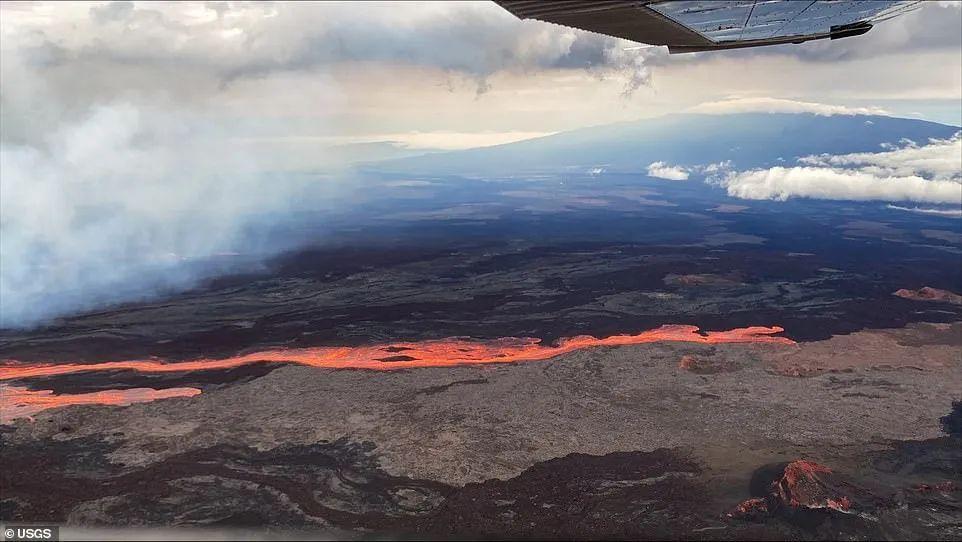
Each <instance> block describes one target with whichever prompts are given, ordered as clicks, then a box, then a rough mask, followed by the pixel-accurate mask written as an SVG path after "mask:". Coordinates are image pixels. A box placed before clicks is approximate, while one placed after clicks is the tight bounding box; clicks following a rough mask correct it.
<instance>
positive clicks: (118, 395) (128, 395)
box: [0, 386, 200, 423]
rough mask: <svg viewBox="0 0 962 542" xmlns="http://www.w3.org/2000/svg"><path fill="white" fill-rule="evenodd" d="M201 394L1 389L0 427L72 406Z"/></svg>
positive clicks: (193, 391)
mask: <svg viewBox="0 0 962 542" xmlns="http://www.w3.org/2000/svg"><path fill="white" fill-rule="evenodd" d="M199 393H200V390H199V389H197V388H168V389H165V390H155V389H152V388H134V389H128V390H107V391H98V392H94V393H78V394H68V395H54V394H53V392H51V391H49V390H38V391H32V390H28V389H26V388H20V387H16V386H0V423H9V422H10V421H11V420H13V419H16V418H29V417H30V416H32V415H34V414H36V413H37V412H40V411H42V410H47V409H50V408H57V407H62V406H69V405H117V406H126V405H130V404H133V403H146V402H148V401H156V400H157V399H169V398H171V397H193V396H194V395H197V394H199Z"/></svg>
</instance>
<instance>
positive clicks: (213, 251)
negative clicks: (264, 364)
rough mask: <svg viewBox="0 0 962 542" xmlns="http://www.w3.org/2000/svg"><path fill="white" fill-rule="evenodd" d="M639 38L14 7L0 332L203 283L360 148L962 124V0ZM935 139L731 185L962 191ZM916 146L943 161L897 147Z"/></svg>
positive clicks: (316, 8) (379, 13)
mask: <svg viewBox="0 0 962 542" xmlns="http://www.w3.org/2000/svg"><path fill="white" fill-rule="evenodd" d="M637 45H638V44H635V43H632V42H627V41H624V40H620V39H615V38H611V37H607V36H602V35H598V34H592V33H588V32H583V31H579V30H575V29H570V28H566V27H561V26H557V25H552V24H548V23H543V22H539V21H521V20H518V19H517V18H515V17H514V16H513V15H511V14H509V13H508V12H506V11H505V10H503V9H502V8H500V7H499V6H498V5H497V4H495V3H493V2H434V3H406V2H383V3H382V2H365V3H362V2H347V3H337V2H318V3H308V2H297V3H283V2H216V1H215V2H202V3H190V2H144V3H131V2H109V3H85V2H56V3H38V2H15V1H4V2H0V128H2V129H0V180H2V182H0V234H2V239H0V299H3V303H2V304H0V327H3V326H6V325H13V326H19V325H32V324H33V323H37V322H41V321H44V319H47V318H49V317H51V316H56V315H59V314H66V313H69V312H75V311H78V310H84V309H89V308H93V307H99V306H102V305H104V304H106V303H109V302H112V301H123V300H128V299H134V298H137V296H138V295H141V294H142V293H143V292H153V293H158V292H164V291H169V290H179V289H183V288H185V287H189V286H190V285H191V284H193V283H195V282H196V281H197V280H199V279H200V278H201V276H200V275H198V274H197V273H195V272H192V271H190V269H189V266H185V265H183V262H191V261H195V260H197V259H201V258H210V257H211V256H215V255H218V254H222V253H230V252H232V251H239V250H258V249H259V248H262V247H258V246H257V242H258V241H257V240H256V239H250V238H249V237H248V236H247V234H246V233H245V232H248V231H249V230H250V229H251V224H253V223H255V221H256V220H261V219H262V217H263V216H264V215H265V214H268V215H269V214H272V213H273V214H278V215H280V214H284V213H286V212H289V211H290V210H292V209H294V208H297V206H298V205H300V206H302V207H303V206H305V205H311V206H313V207H312V208H318V207H323V206H324V205H325V204H331V203H330V202H332V201H335V199H336V198H334V197H333V196H335V195H343V194H344V193H345V192H347V191H350V190H351V186H350V176H349V175H348V174H345V173H343V172H344V171H347V169H346V166H347V165H348V164H349V163H350V162H352V161H356V160H363V159H371V158H377V157H385V156H399V155H403V154H404V153H408V154H410V153H414V152H423V151H424V150H438V149H440V150H449V149H461V148H470V147H476V146H485V145H493V144H498V143H505V142H510V141H517V140H521V139H526V138H531V137H537V136H541V135H547V134H552V133H556V132H559V131H565V130H571V129H575V128H581V127H585V126H592V125H601V124H606V123H613V122H621V121H631V120H637V119H644V118H648V117H654V116H658V115H663V114H668V113H683V112H700V113H713V114H725V113H733V112H740V111H780V112H781V111H788V112H810V113H816V114H821V115H834V114H853V113H868V114H888V115H896V116H906V117H917V118H923V119H927V120H933V121H938V122H943V123H948V124H952V125H956V126H958V125H962V7H960V3H959V2H927V3H924V4H923V6H922V7H921V9H918V10H916V11H913V12H911V13H908V14H906V15H904V16H902V17H899V18H896V19H893V20H890V21H887V22H884V23H881V24H879V25H878V26H877V27H876V28H874V29H873V30H872V31H871V32H869V33H868V34H866V35H864V36H860V37H855V38H849V39H844V40H838V41H828V40H822V41H816V42H809V43H805V44H801V45H788V46H777V47H768V48H759V49H745V50H735V51H725V52H712V53H695V54H686V55H668V54H667V52H666V51H665V50H664V49H663V48H657V47H656V48H637ZM921 143H922V144H923V150H922V151H918V152H917V151H916V150H914V149H911V148H901V149H890V151H891V153H892V154H885V152H883V150H881V149H880V153H876V154H875V155H872V156H859V157H855V156H849V157H834V158H831V157H828V158H826V157H812V158H811V160H809V161H808V162H804V163H802V162H800V163H797V164H793V165H788V166H786V167H785V168H781V169H778V168H773V169H772V170H766V171H728V172H725V174H726V175H727V177H725V179H724V180H723V181H720V182H721V183H722V184H723V185H724V186H725V187H726V189H727V190H728V192H729V194H732V195H733V196H734V197H742V198H749V199H751V198H767V199H776V200H777V199H784V198H787V197H794V196H802V197H834V198H841V199H865V198H866V197H870V198H871V197H884V198H889V199H890V200H892V201H896V200H898V199H899V198H902V196H903V195H905V194H906V192H905V191H904V190H901V189H899V190H894V191H893V189H892V188H891V187H890V185H891V183H894V182H902V181H901V180H902V179H908V180H907V181H905V182H910V183H914V186H915V189H914V191H912V192H911V193H908V195H910V196H912V197H910V198H903V199H905V200H906V201H914V202H934V203H944V202H946V201H954V198H955V197H956V196H955V193H956V191H957V189H958V185H959V182H960V179H962V174H959V170H960V169H962V167H960V166H959V165H958V163H959V160H960V159H962V158H959V157H958V155H959V154H960V152H959V150H960V149H962V140H960V139H959V138H955V139H953V140H948V141H943V142H937V143H932V145H931V146H927V147H926V146H924V143H925V142H921ZM886 152H887V151H886ZM919 153H921V154H923V155H926V156H928V155H929V154H932V155H937V156H936V157H935V158H931V157H929V158H927V159H925V160H923V162H924V164H925V165H924V167H922V166H919V167H920V168H921V169H915V170H911V171H906V170H905V168H904V167H902V166H901V165H899V164H904V163H913V164H921V163H923V162H919V161H918V160H917V158H918V157H917V155H918V154H919ZM926 153H928V154H926ZM933 160H934V161H935V165H932V164H933ZM946 161H947V162H946ZM945 163H947V164H948V165H947V166H945V165H941V164H945ZM926 168H927V169H926ZM843 169H844V171H841V170H843ZM692 171H693V170H692V168H691V167H690V165H679V164H668V163H662V162H656V163H653V164H652V165H651V167H649V173H651V174H652V176H655V177H661V178H664V179H671V180H676V181H684V180H686V179H687V178H688V177H689V175H690V173H691V172H692ZM839 171H841V173H839ZM288 173H298V174H301V173H307V174H317V175H322V174H323V175H326V176H327V177H325V178H326V179H328V180H330V179H333V181H332V182H329V183H326V184H325V183H318V184H317V185H316V186H314V187H313V188H312V193H311V199H305V197H304V193H303V190H302V189H303V187H301V186H299V185H298V184H297V183H296V182H291V181H290V179H292V178H294V177H292V176H290V175H288V176H286V177H280V178H281V179H284V180H283V181H278V180H277V179H278V178H279V177H270V176H265V175H266V174H272V175H278V174H280V175H285V174H288ZM699 173H700V174H703V173H704V171H700V172H699ZM834 174H839V175H841V176H838V177H833V182H831V183H827V186H828V188H826V183H824V182H823V180H824V178H825V176H826V175H834ZM939 175H941V176H942V177H939ZM885 182H889V184H885ZM933 183H935V184H933ZM938 183H943V184H938ZM944 183H954V184H944ZM839 186H841V187H843V188H842V189H838V188H837V187H839ZM833 187H836V188H833ZM828 192H831V193H828ZM326 194H330V195H332V197H331V198H327V197H326ZM308 202H309V203H308ZM332 205H333V204H332Z"/></svg>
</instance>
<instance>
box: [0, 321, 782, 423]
mask: <svg viewBox="0 0 962 542" xmlns="http://www.w3.org/2000/svg"><path fill="white" fill-rule="evenodd" d="M782 331H784V329H782V328H781V327H778V326H773V327H746V328H739V329H732V330H729V331H709V332H706V333H700V332H699V329H698V328H697V327H695V326H682V325H668V326H662V327H660V328H658V329H653V330H650V331H644V332H641V333H638V334H634V335H613V336H611V337H606V338H603V339H599V338H596V337H592V336H589V335H579V336H576V337H571V338H567V339H562V340H560V341H559V342H558V344H556V345H545V344H542V342H541V340H540V339H534V338H520V339H519V338H504V339H497V340H490V341H479V340H471V339H465V338H449V339H440V340H433V341H421V342H400V343H393V344H388V345H376V346H357V347H331V346H322V347H314V348H285V349H275V350H264V351H261V352H253V353H249V354H243V355H239V356H233V357H228V358H222V359H208V358H201V359H194V360H189V361H180V362H165V361H163V360H159V359H141V360H123V361H107V362H102V363H89V364H84V363H62V364H55V363H21V362H17V361H15V360H5V361H3V362H2V363H0V381H5V380H23V379H30V378H36V377H44V376H57V375H67V374H74V373H83V372H94V371H125V370H126V371H135V372H139V373H180V372H193V371H209V370H217V369H231V368H234V367H240V366H243V365H249V364H253V363H293V364H297V365H306V366H310V367H318V368H324V369H366V370H374V371H392V370H398V369H412V368H423V367H457V366H463V365H483V364H490V363H518V362H525V361H538V360H544V359H548V358H551V357H555V356H558V355H560V354H565V353H568V352H573V351H575V350H581V349H584V348H591V347H595V346H626V345H632V344H645V343H654V342H689V343H702V344H720V343H767V344H781V345H792V344H795V341H793V340H791V339H789V338H787V337H777V336H775V335H776V334H777V333H781V332H782ZM8 389H9V390H17V389H18V388H8ZM177 389H178V390H180V391H179V392H177V393H174V394H173V395H169V396H159V395H151V394H149V393H145V392H144V390H140V393H141V394H142V395H140V396H137V395H136V394H130V393H128V392H133V391H134V390H124V391H119V390H117V391H109V392H99V393H95V394H80V395H59V396H54V395H52V394H51V393H50V392H42V391H41V392H26V391H25V390H21V391H18V392H14V393H12V394H11V393H10V392H7V393H3V394H2V397H0V407H2V408H3V410H4V411H6V410H7V409H8V408H11V409H14V410H15V409H17V408H28V409H30V408H33V409H37V410H33V412H37V411H39V410H43V409H45V408H54V407H57V406H64V405H68V404H91V403H97V404H123V403H119V402H118V401H121V400H128V399H130V398H131V397H135V396H136V397H138V398H140V399H141V400H144V401H151V400H154V399H162V398H166V397H182V396H188V395H196V394H197V393H200V391H199V390H196V389H194V388H177ZM184 390H192V391H191V392H190V393H189V394H188V393H186V392H185V391H184ZM148 391H151V392H156V393H158V394H161V393H163V392H170V391H171V390H162V391H161V392H158V391H157V390H148ZM114 393H115V394H117V395H110V394H114ZM125 393H128V395H123V394H125ZM36 394H46V395H43V396H40V395H36ZM98 397H101V398H102V400H97V398H98ZM58 401H61V402H59V403H58ZM132 402H139V401H132ZM21 403H22V404H24V405H26V406H23V407H21V406H18V405H20V404H21ZM128 404H129V403H128ZM41 405H47V406H41Z"/></svg>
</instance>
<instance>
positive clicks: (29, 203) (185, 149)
mask: <svg viewBox="0 0 962 542" xmlns="http://www.w3.org/2000/svg"><path fill="white" fill-rule="evenodd" d="M213 132H214V129H213V128H211V127H209V126H204V125H199V124H196V123H192V122H190V121H189V120H187V119H183V118H178V117H177V116H176V115H172V114H171V113H170V112H169V111H159V110H151V109H143V108H138V107H135V106H132V105H129V104H116V105H111V106H100V107H96V108H94V109H92V110H91V111H90V113H89V114H88V116H87V117H86V118H84V119H82V120H81V121H79V122H77V123H75V124H69V125H65V126H62V127H60V128H59V129H58V130H57V131H55V132H53V133H50V134H48V135H47V138H46V140H45V141H44V144H41V145H14V144H5V145H3V147H2V150H0V167H2V171H3V183H2V189H0V190H2V203H0V209H2V216H3V219H2V227H3V239H2V264H0V265H2V274H0V297H2V299H3V303H2V311H0V317H2V324H3V326H4V327H8V326H23V325H30V324H34V323H37V322H40V321H42V320H44V319H47V318H50V317H53V316H57V315H61V314H64V313H69V312H74V311H77V310H85V309H91V308H95V307H98V306H101V305H103V304H105V303H111V302H117V301H124V300H128V299H137V298H140V297H144V296H149V295H151V294H155V293H157V292H160V291H169V290H173V289H179V288H184V287H187V286H190V285H191V284H193V283H194V282H195V281H197V280H198V279H199V278H202V277H203V276H205V275H207V274H209V273H210V272H211V269H210V268H209V267H208V266H205V265H204V263H203V261H204V260H205V259H207V258H209V257H211V256H215V255H218V254H222V253H226V252H233V251H250V250H254V249H255V248H256V249H257V250H261V249H260V248H259V247H254V246H253V244H252V243H253V240H252V239H251V238H250V237H249V236H248V235H247V232H246V229H247V228H248V227H249V226H251V225H252V222H253V221H254V220H255V219H257V218H258V217H261V216H264V215H269V214H271V213H278V212H281V211H283V210H284V209H285V208H286V207H287V206H288V203H287V202H288V201H289V200H291V199H292V198H293V196H294V195H295V194H294V192H295V191H297V189H296V188H294V187H293V186H292V185H290V184H281V183H269V182H265V179H264V177H263V176H262V174H261V173H260V172H258V170H257V168H256V165H255V164H254V163H252V162H250V161H248V160H247V159H246V158H245V157H244V156H239V155H237V154H234V153H233V152H232V150H231V149H230V148H228V147H227V146H225V145H223V144H222V143H220V141H222V140H221V139H219V138H218V137H216V134H215V133H213Z"/></svg>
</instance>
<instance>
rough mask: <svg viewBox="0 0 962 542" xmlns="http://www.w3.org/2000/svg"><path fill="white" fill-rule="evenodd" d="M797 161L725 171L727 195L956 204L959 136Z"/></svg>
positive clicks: (961, 175)
mask: <svg viewBox="0 0 962 542" xmlns="http://www.w3.org/2000/svg"><path fill="white" fill-rule="evenodd" d="M798 162H799V164H801V165H799V166H795V167H773V168H770V169H756V170H750V171H741V172H738V171H735V172H731V173H728V174H727V175H726V177H724V178H723V179H722V180H721V181H720V184H721V185H722V186H724V187H726V189H727V191H728V195H730V196H733V197H737V198H742V199H754V200H764V199H770V200H777V201H785V200H787V199H789V198H793V197H800V198H814V199H828V200H852V201H893V202H898V201H911V202H918V203H937V204H954V205H960V206H962V136H960V135H959V134H956V135H955V137H953V138H951V139H947V140H931V141H930V142H929V144H927V145H925V146H921V147H920V146H915V145H908V146H906V147H903V148H900V149H896V150H890V151H886V152H879V153H856V154H846V155H837V156H833V155H819V156H806V157H803V158H800V159H799V160H798Z"/></svg>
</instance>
